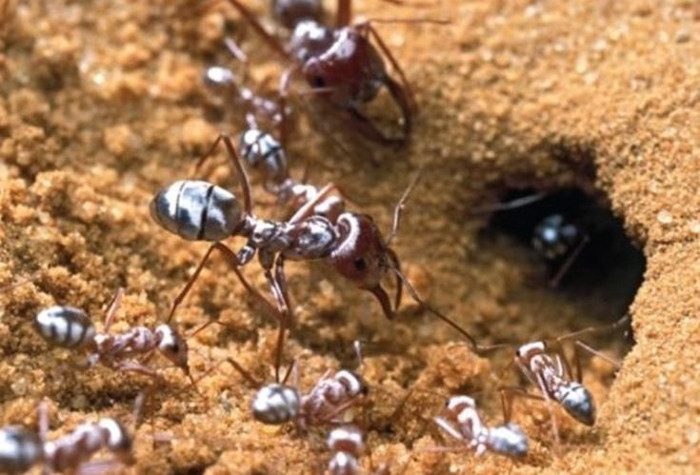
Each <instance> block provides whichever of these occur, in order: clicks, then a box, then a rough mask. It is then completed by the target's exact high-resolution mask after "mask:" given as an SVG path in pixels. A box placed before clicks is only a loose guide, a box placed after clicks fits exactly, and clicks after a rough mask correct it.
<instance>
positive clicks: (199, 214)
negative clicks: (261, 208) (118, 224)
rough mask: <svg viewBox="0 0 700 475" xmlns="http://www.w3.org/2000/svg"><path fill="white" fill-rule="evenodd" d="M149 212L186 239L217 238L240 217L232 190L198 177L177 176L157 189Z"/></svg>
mask: <svg viewBox="0 0 700 475" xmlns="http://www.w3.org/2000/svg"><path fill="white" fill-rule="evenodd" d="M150 210H151V216H152V217H153V220H154V221H155V222H156V223H158V224H159V225H160V226H162V227H163V228H165V229H166V230H168V231H170V232H171V233H174V234H177V235H178V236H180V237H182V238H185V239H187V240H189V241H220V240H222V239H225V238H227V237H229V236H231V234H233V232H234V231H235V229H236V228H237V227H238V225H239V224H240V222H241V219H242V217H243V212H242V209H241V204H240V202H239V201H238V199H237V198H236V197H235V196H234V194H233V193H231V192H229V191H227V190H225V189H223V188H221V187H219V186H216V185H213V184H211V183H208V182H206V181H200V180H180V181H176V182H175V183H173V184H171V185H169V186H167V187H166V188H164V189H162V190H161V191H159V192H158V193H157V194H156V196H155V197H154V198H153V200H152V201H151V205H150Z"/></svg>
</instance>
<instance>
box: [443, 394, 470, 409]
mask: <svg viewBox="0 0 700 475" xmlns="http://www.w3.org/2000/svg"><path fill="white" fill-rule="evenodd" d="M445 407H446V408H447V410H448V411H453V412H455V413H458V412H461V411H463V410H464V409H468V408H469V409H476V403H475V402H474V399H472V398H470V397H469V396H452V397H451V398H449V399H448V400H447V403H446V404H445Z"/></svg>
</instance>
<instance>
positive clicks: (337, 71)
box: [210, 0, 415, 146]
mask: <svg viewBox="0 0 700 475" xmlns="http://www.w3.org/2000/svg"><path fill="white" fill-rule="evenodd" d="M220 1H221V0H213V1H212V2H210V3H212V4H214V3H219V2H220ZM228 3H230V4H231V5H232V6H233V7H234V8H235V9H236V10H238V12H239V13H240V14H241V15H242V16H243V17H244V18H245V19H246V21H248V22H249V23H250V24H251V26H252V27H253V29H254V30H255V31H256V32H257V33H258V34H259V35H260V36H261V37H262V39H263V40H264V41H265V42H266V43H267V44H268V45H269V46H270V47H271V48H272V49H273V50H274V51H276V52H277V53H278V54H280V55H281V56H282V57H283V58H284V59H285V60H286V61H289V62H291V63H292V64H293V66H292V67H290V68H289V69H288V70H287V71H286V72H285V74H284V76H283V78H282V80H281V86H280V89H281V90H280V93H281V95H282V97H285V96H286V94H287V89H288V87H289V82H290V80H291V78H292V76H293V75H294V74H297V73H301V74H302V75H303V77H304V78H305V80H306V82H307V83H308V85H309V86H310V87H311V88H312V92H314V93H318V94H319V95H320V96H321V97H323V98H324V99H326V100H327V101H328V102H329V103H330V104H331V105H332V106H334V107H335V108H337V109H340V110H342V111H344V112H346V113H347V116H348V118H349V119H350V120H351V122H352V124H353V125H354V127H355V128H356V129H357V130H359V132H360V133H361V134H363V135H364V136H365V137H367V138H369V139H370V140H373V141H375V142H379V143H381V144H383V145H399V146H400V145H404V144H405V143H406V142H407V141H408V139H409V137H410V134H411V128H412V114H413V109H414V108H415V101H414V98H413V93H412V91H411V88H410V85H409V83H408V80H407V79H406V76H405V75H404V72H403V70H402V69H401V67H400V66H399V64H398V62H397V61H396V59H395V58H394V56H393V55H392V54H391V51H390V50H389V48H388V47H387V45H386V44H385V43H384V41H383V40H382V39H381V37H380V36H379V34H378V33H377V31H376V30H375V29H374V27H373V26H372V22H371V21H365V22H362V23H356V24H350V21H351V16H352V1H351V0H338V7H337V12H336V22H335V26H334V27H331V26H326V25H323V24H322V23H321V22H320V20H319V17H320V16H321V15H320V13H321V9H320V2H315V1H309V0H278V1H275V2H274V3H273V8H274V11H275V14H276V16H277V17H278V18H279V19H280V21H281V22H282V23H283V24H284V25H285V26H286V27H287V28H289V29H290V30H292V34H291V37H290V39H289V41H288V42H287V45H286V47H284V46H283V45H282V44H281V43H280V41H279V40H278V39H277V38H275V37H274V36H272V35H271V34H270V33H268V32H267V31H266V30H265V28H263V26H262V25H261V24H260V23H259V22H258V20H257V19H256V18H255V15H253V13H252V12H251V11H249V10H248V9H247V8H246V7H245V6H244V5H243V4H242V3H241V2H240V1H239V0H228ZM375 22H376V21H375ZM370 38H371V39H373V40H374V41H375V42H376V45H377V46H378V48H379V49H377V47H375V46H374V44H373V43H372V42H371V41H370ZM380 51H381V53H380ZM383 58H386V59H387V60H388V61H389V63H390V64H391V66H392V68H393V69H394V70H395V71H396V73H397V74H398V76H399V81H397V80H395V79H394V78H392V77H391V76H390V75H389V74H388V73H387V71H386V67H385V65H384V60H383ZM382 86H384V87H386V89H387V91H388V92H389V94H390V95H391V97H392V98H393V100H394V102H395V103H396V105H397V106H398V107H399V109H400V110H401V115H402V118H403V123H402V131H401V136H400V137H389V136H387V135H386V134H384V133H383V132H382V131H381V130H380V128H379V127H377V125H376V124H375V123H374V122H372V120H370V119H369V118H368V117H367V116H366V115H365V114H364V113H363V112H362V111H361V110H360V105H361V104H363V103H367V102H370V101H371V100H373V99H374V98H375V97H376V96H377V94H378V93H379V91H380V89H381V88H382Z"/></svg>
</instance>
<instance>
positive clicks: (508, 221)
mask: <svg viewBox="0 0 700 475" xmlns="http://www.w3.org/2000/svg"><path fill="white" fill-rule="evenodd" d="M586 201H590V198H588V197H587V196H586V195H585V194H583V193H582V192H580V191H578V190H574V189H562V190H559V191H557V192H536V193H531V194H527V195H525V196H521V197H518V198H515V199H513V200H510V201H506V202H503V203H499V204H494V205H487V206H484V207H480V208H478V209H477V210H476V211H475V212H474V213H475V214H481V213H494V212H498V213H499V214H500V213H501V212H507V211H511V210H517V209H520V208H524V207H529V206H533V205H535V204H537V203H541V205H540V206H539V207H538V208H537V209H536V208H535V207H534V206H533V207H532V212H531V213H530V214H525V213H523V215H522V216H508V217H506V216H505V215H501V216H494V218H493V222H494V223H495V224H494V225H495V226H500V227H502V228H504V229H506V230H512V231H513V232H515V233H520V232H522V231H521V230H522V229H524V228H529V229H531V234H530V236H529V240H530V244H531V245H532V247H533V248H534V250H535V251H536V252H537V253H538V254H539V255H540V256H541V257H542V259H543V260H545V261H546V262H548V263H549V264H551V266H552V267H553V269H554V272H553V274H552V276H551V278H550V279H549V286H550V287H552V288H556V287H558V286H559V284H560V283H561V281H562V279H563V278H564V276H565V275H566V274H567V272H568V271H569V270H570V269H571V267H572V266H573V264H574V263H575V262H576V260H577V259H578V258H579V257H580V256H581V253H582V252H583V250H584V249H585V248H586V246H588V245H589V243H590V241H591V239H592V237H593V235H596V234H600V233H601V231H602V229H601V228H602V227H603V226H604V225H605V223H606V222H607V221H609V220H610V219H611V217H609V216H605V215H604V214H603V211H602V210H598V209H597V208H595V207H594V206H590V205H587V204H586V203H585V202H586ZM589 207H590V208H592V209H588V208H589ZM533 224H534V225H533ZM612 244H614V243H611V245H612Z"/></svg>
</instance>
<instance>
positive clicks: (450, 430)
mask: <svg viewBox="0 0 700 475" xmlns="http://www.w3.org/2000/svg"><path fill="white" fill-rule="evenodd" d="M433 421H435V424H437V426H438V427H439V428H440V429H442V430H444V431H445V432H446V433H447V434H448V435H449V436H450V437H452V438H453V439H457V440H464V437H463V436H462V434H460V433H459V431H458V430H457V429H455V428H454V427H453V426H452V424H450V423H449V422H448V421H447V419H445V418H444V417H440V416H437V417H433Z"/></svg>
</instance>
